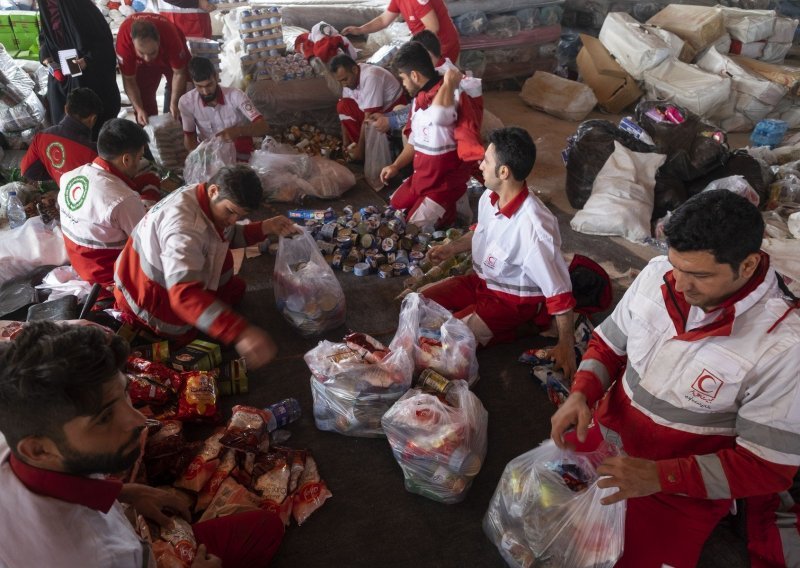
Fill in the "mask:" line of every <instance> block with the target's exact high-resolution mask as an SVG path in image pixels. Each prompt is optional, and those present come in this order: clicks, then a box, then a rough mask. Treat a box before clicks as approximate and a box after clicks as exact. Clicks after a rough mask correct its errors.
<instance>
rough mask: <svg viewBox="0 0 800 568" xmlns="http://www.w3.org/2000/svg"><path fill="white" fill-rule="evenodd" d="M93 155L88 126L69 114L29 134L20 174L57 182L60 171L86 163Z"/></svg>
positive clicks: (94, 148) (94, 151)
mask: <svg viewBox="0 0 800 568" xmlns="http://www.w3.org/2000/svg"><path fill="white" fill-rule="evenodd" d="M96 156H97V147H96V145H95V143H94V142H92V129H91V128H89V127H88V126H86V125H84V124H83V123H81V122H80V121H78V120H76V119H74V118H72V117H71V116H69V115H64V118H62V119H61V122H59V123H58V124H56V125H55V126H51V127H50V128H46V129H45V130H43V131H42V132H39V133H38V134H36V135H35V136H34V137H33V140H32V141H31V145H30V147H29V148H28V151H27V152H25V156H24V157H23V158H22V163H21V164H20V170H22V175H23V176H25V177H26V178H28V179H31V180H35V181H46V180H48V179H52V180H53V181H55V182H56V183H58V182H59V180H60V179H61V176H62V175H63V174H64V172H68V171H71V170H74V169H75V168H77V167H78V166H82V165H83V164H88V163H89V162H91V161H92V160H94V159H95V157H96Z"/></svg>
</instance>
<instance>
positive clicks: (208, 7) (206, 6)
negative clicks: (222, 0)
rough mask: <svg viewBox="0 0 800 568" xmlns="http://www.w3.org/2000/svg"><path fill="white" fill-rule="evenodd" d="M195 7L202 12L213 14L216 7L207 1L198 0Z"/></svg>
mask: <svg viewBox="0 0 800 568" xmlns="http://www.w3.org/2000/svg"><path fill="white" fill-rule="evenodd" d="M197 7H198V8H200V9H201V10H203V11H204V12H213V11H214V10H216V9H217V7H216V6H214V5H213V4H211V3H210V2H209V1H208V0H198V2H197Z"/></svg>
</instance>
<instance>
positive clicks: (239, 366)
mask: <svg viewBox="0 0 800 568" xmlns="http://www.w3.org/2000/svg"><path fill="white" fill-rule="evenodd" d="M217 388H218V390H219V394H221V395H224V396H230V395H233V394H246V393H247V392H248V381H247V365H246V364H245V360H244V359H234V360H233V361H229V362H227V363H225V364H224V365H222V366H221V367H220V368H219V377H217Z"/></svg>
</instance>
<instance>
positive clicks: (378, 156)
mask: <svg viewBox="0 0 800 568" xmlns="http://www.w3.org/2000/svg"><path fill="white" fill-rule="evenodd" d="M364 135H365V136H366V139H365V141H364V143H365V145H366V152H365V156H364V178H365V179H366V180H367V183H368V184H369V186H370V187H371V188H372V189H374V190H375V191H379V190H381V189H383V182H382V181H381V170H382V169H383V168H384V167H385V166H388V165H389V164H391V163H392V151H391V149H390V148H389V139H388V138H387V137H386V134H384V133H383V132H379V131H378V130H377V129H376V128H375V125H374V124H373V123H371V122H368V123H367V126H366V129H365V134H364Z"/></svg>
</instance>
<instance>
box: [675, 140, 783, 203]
mask: <svg viewBox="0 0 800 568" xmlns="http://www.w3.org/2000/svg"><path fill="white" fill-rule="evenodd" d="M729 176H743V177H744V179H746V180H747V183H749V184H750V186H751V187H752V188H753V189H755V190H756V193H758V197H759V207H760V208H761V209H763V208H764V206H765V205H766V204H767V197H768V196H769V184H770V179H769V177H768V176H769V171H767V172H765V171H764V170H763V169H762V167H761V163H760V162H759V161H758V160H756V159H755V158H754V157H753V156H751V155H750V154H748V153H747V151H746V150H736V151H735V152H734V153H733V154H731V156H730V158H729V159H728V161H727V162H726V163H725V165H724V166H721V167H719V168H717V169H715V170H713V171H712V172H711V173H709V174H707V175H705V176H703V177H701V178H698V179H696V180H694V181H692V182H691V183H689V184H687V186H686V190H687V192H688V194H689V197H691V196H693V195H697V194H698V193H700V192H701V191H703V190H704V189H705V188H706V187H707V186H708V184H710V183H711V182H712V181H716V180H718V179H722V178H726V177H729Z"/></svg>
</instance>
